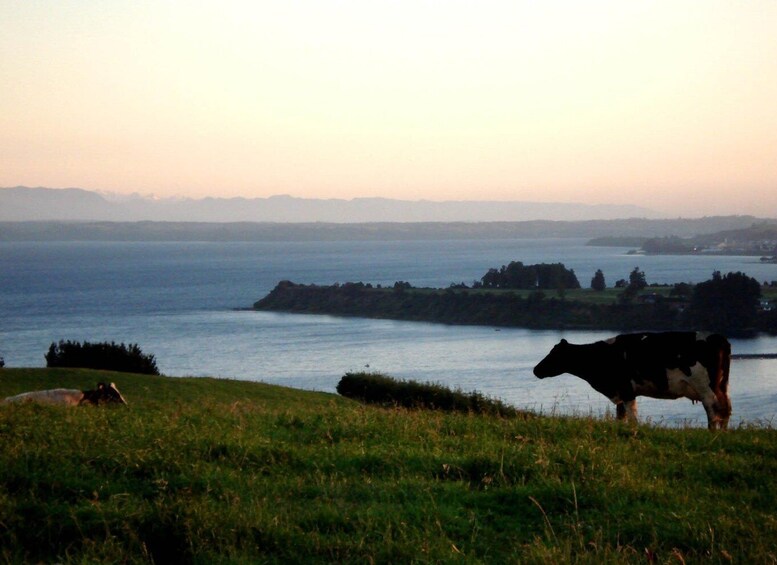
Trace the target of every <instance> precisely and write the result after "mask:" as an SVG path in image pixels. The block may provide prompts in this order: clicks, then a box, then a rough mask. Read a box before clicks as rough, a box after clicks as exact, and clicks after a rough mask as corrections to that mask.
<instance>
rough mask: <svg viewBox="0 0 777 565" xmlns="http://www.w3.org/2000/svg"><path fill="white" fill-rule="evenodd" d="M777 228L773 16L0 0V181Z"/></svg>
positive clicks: (728, 11) (657, 10) (508, 5)
mask: <svg viewBox="0 0 777 565" xmlns="http://www.w3.org/2000/svg"><path fill="white" fill-rule="evenodd" d="M16 185H26V186H47V187H80V188H86V189H90V190H104V191H113V192H119V193H134V192H137V193H141V194H155V195H158V196H172V195H180V196H190V197H204V196H221V197H230V196H247V197H266V196H271V195H275V194H290V195H293V196H299V197H310V198H347V199H350V198H354V197H363V196H384V197H392V198H400V199H409V200H420V199H427V200H530V201H543V202H583V203H589V204H602V203H608V204H637V205H641V206H648V207H650V208H653V209H656V210H659V211H661V212H664V213H668V214H672V215H690V216H699V215H705V214H713V213H717V214H738V213H750V214H756V215H759V216H772V217H777V1H774V0H766V1H757V0H753V1H742V2H734V1H725V2H724V1H716V0H705V1H697V2H689V1H685V0H675V1H663V2H662V1H657V2H656V1H652V2H639V1H636V2H632V1H622V0H619V1H612V2H595V1H594V2H558V1H556V2H554V1H536V2H529V1H521V0H513V1H500V2H496V1H488V0H481V1H477V2H475V1H467V2H463V1H456V0H440V1H429V0H393V1H389V0H386V1H370V0H354V1H338V2H335V1H327V0H319V1H309V2H308V1H301V0H297V1H295V0H282V1H277V2H276V1H261V0H260V1H250V2H249V1H246V2H230V1H218V2H216V1H200V2H197V1H191V2H162V1H132V2H129V1H114V0H81V1H72V2H44V1H40V0H22V1H17V0H3V1H2V2H1V3H0V186H5V187H8V186H16Z"/></svg>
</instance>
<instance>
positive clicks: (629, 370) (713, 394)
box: [534, 332, 731, 430]
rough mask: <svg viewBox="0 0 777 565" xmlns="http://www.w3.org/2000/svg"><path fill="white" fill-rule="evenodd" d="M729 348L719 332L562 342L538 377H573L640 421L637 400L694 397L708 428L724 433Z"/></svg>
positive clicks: (537, 372)
mask: <svg viewBox="0 0 777 565" xmlns="http://www.w3.org/2000/svg"><path fill="white" fill-rule="evenodd" d="M730 363H731V345H730V344H729V342H728V340H727V339H726V338H725V337H724V336H722V335H718V334H703V333H698V332H666V333H635V334H625V335H619V336H617V337H614V338H612V339H608V340H606V341H597V342H596V343H589V344H585V345H572V344H571V343H568V342H567V340H565V339H562V340H561V342H560V343H559V344H558V345H556V346H555V347H554V348H553V349H552V350H551V352H550V353H549V354H548V355H547V357H545V358H544V359H543V360H542V361H540V362H539V364H538V365H537V366H536V367H534V374H535V375H536V376H537V377H539V378H541V379H544V378H546V377H555V376H557V375H560V374H562V373H571V374H572V375H575V376H578V377H580V378H581V379H583V380H585V381H586V382H588V384H590V385H591V386H592V387H593V388H594V390H596V391H598V392H601V393H602V394H603V395H605V396H606V397H607V398H609V399H610V400H612V401H613V402H614V403H615V406H616V414H617V417H618V419H619V420H621V419H623V418H626V417H627V416H628V417H630V418H632V419H634V420H636V419H637V396H649V397H652V398H681V397H685V398H690V399H691V400H693V401H700V402H701V403H702V404H703V405H704V410H706V412H707V427H708V428H709V429H711V430H712V429H715V428H717V427H719V428H721V429H726V427H727V426H728V419H729V417H730V416H731V399H730V398H729V395H728V372H729V366H730Z"/></svg>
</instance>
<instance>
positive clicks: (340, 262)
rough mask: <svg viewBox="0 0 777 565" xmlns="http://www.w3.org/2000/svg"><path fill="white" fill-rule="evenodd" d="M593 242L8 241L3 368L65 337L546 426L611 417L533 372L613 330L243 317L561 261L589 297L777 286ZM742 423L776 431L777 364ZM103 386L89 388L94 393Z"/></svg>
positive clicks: (764, 366)
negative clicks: (503, 411) (336, 286)
mask: <svg viewBox="0 0 777 565" xmlns="http://www.w3.org/2000/svg"><path fill="white" fill-rule="evenodd" d="M583 243H584V242H583V241H578V240H567V239H564V240H547V239H546V240H509V241H437V242H429V241H426V242H313V243H278V242H273V243H0V355H2V356H3V357H4V358H5V361H6V364H7V365H8V366H44V365H45V360H44V358H43V355H44V353H45V352H46V350H47V349H48V346H49V344H50V343H51V342H52V341H58V340H59V339H73V340H90V341H110V340H115V341H123V342H133V343H135V342H137V343H138V344H140V346H141V348H142V349H143V350H144V351H145V352H149V353H153V354H154V355H155V356H156V358H157V362H158V365H159V367H160V369H161V370H162V372H163V373H165V374H168V375H176V376H183V375H197V376H201V375H215V376H224V377H233V378H239V379H247V380H258V381H264V382H269V383H276V384H283V385H287V386H292V387H298V388H305V389H313V390H323V391H329V392H333V391H334V389H335V386H336V384H337V382H338V380H339V379H340V377H341V376H342V375H343V373H345V372H347V371H351V370H361V369H365V368H369V369H370V370H376V371H381V372H385V373H388V374H390V375H393V376H396V377H403V378H413V379H417V380H422V381H435V382H442V383H445V384H447V385H451V386H455V387H460V388H462V389H464V390H479V391H481V392H483V393H485V394H488V395H490V396H495V397H499V398H502V399H504V400H506V401H508V402H510V403H512V404H514V405H516V406H520V407H527V408H532V409H535V410H542V411H543V412H545V413H551V412H556V413H572V412H577V413H589V412H592V413H594V414H602V413H606V412H608V411H609V412H611V408H610V405H609V402H608V401H607V400H605V399H604V398H603V397H600V395H598V394H597V393H595V392H591V391H590V389H589V388H588V385H587V384H585V383H584V382H582V381H580V380H579V379H576V378H575V377H571V376H561V377H557V378H555V379H548V380H545V381H539V380H538V379H536V378H534V376H533V375H532V373H531V368H532V367H533V366H534V365H535V364H536V362H537V361H538V360H539V359H540V358H541V357H542V356H543V355H544V353H545V352H547V351H548V350H549V349H550V348H551V347H552V346H553V345H554V344H555V343H556V342H557V341H558V340H559V339H560V338H561V337H565V338H567V339H568V340H570V341H573V342H578V343H582V342H588V341H594V340H596V339H601V338H602V337H607V336H609V335H610V332H604V333H602V332H558V331H529V330H523V329H501V330H496V329H494V328H487V327H460V326H443V325H435V324H424V323H408V322H394V321H385V320H363V319H341V318H334V317H329V316H303V315H286V314H275V313H259V312H250V311H239V310H236V309H238V308H243V307H247V306H250V305H251V304H252V303H253V302H254V301H255V300H257V299H258V298H260V297H262V296H264V295H265V294H266V293H267V292H269V291H270V290H271V289H272V288H273V286H274V285H275V284H276V283H277V282H278V281H279V280H282V279H290V280H293V281H295V282H301V283H319V284H330V283H334V282H346V281H359V280H361V281H364V282H372V283H375V284H378V283H379V284H384V285H385V284H393V282H394V281H396V280H405V281H408V282H410V283H411V284H413V285H414V286H447V285H448V284H450V283H451V282H461V281H464V282H467V283H471V282H472V281H473V280H474V279H479V278H480V277H481V276H482V275H483V274H484V273H485V272H486V270H487V269H488V268H490V267H499V266H501V265H502V264H505V263H507V262H509V261H511V260H519V261H523V262H524V263H537V262H562V263H564V264H565V265H566V266H567V267H571V268H573V269H575V272H576V273H577V275H578V278H579V279H580V282H581V284H582V285H584V286H587V285H588V283H589V281H590V279H591V277H592V276H593V273H594V271H595V270H596V269H602V270H603V271H604V274H605V277H606V279H607V282H608V284H613V283H614V281H615V280H617V279H620V278H628V274H629V272H630V271H631V270H632V269H633V268H634V267H635V266H639V267H640V269H642V270H643V271H645V273H646V275H647V279H648V281H649V282H662V283H663V282H665V283H671V282H678V281H686V282H699V281H702V280H707V279H709V278H710V276H711V274H712V272H713V271H714V270H720V271H722V272H724V273H725V272H729V271H743V272H746V273H747V274H748V275H750V276H754V277H756V278H757V279H758V280H769V281H771V280H777V266H775V265H764V264H761V263H760V262H758V261H757V259H752V258H748V257H635V256H629V255H626V253H625V251H626V250H624V249H617V248H591V247H586V246H585V245H583ZM732 343H733V345H734V350H735V352H737V353H774V352H777V338H774V337H761V338H758V339H754V340H733V342H732ZM731 381H732V398H733V402H734V411H735V415H734V418H733V420H734V421H735V422H741V421H743V420H744V421H747V422H753V421H766V422H773V421H775V417H776V416H777V382H775V381H777V361H774V360H738V361H735V362H734V364H733V367H732V374H731ZM85 384H88V383H85ZM640 402H641V405H640V412H641V415H642V416H643V417H649V418H651V419H653V421H658V422H665V423H669V424H677V423H683V422H686V421H688V422H689V423H692V424H700V423H702V422H703V421H704V417H703V409H702V408H701V407H700V405H696V406H692V405H691V403H690V402H689V401H687V400H677V401H653V400H650V399H644V400H641V401H640Z"/></svg>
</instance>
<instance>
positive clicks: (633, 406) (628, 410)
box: [613, 398, 637, 422]
mask: <svg viewBox="0 0 777 565" xmlns="http://www.w3.org/2000/svg"><path fill="white" fill-rule="evenodd" d="M613 402H615V417H616V418H617V419H618V420H626V419H629V420H633V421H635V422H636V421H637V399H636V398H632V399H631V400H623V401H621V400H617V401H615V400H614V401H613Z"/></svg>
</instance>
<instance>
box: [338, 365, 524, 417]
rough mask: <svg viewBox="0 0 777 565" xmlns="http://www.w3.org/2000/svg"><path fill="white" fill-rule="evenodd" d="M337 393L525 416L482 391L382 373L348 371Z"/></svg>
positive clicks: (412, 404) (369, 401)
mask: <svg viewBox="0 0 777 565" xmlns="http://www.w3.org/2000/svg"><path fill="white" fill-rule="evenodd" d="M337 392H338V393H339V394H340V395H342V396H345V397H347V398H353V399H355V400H359V401H361V402H365V403H367V404H380V405H382V406H402V407H404V408H420V409H429V410H443V411H447V412H471V413H474V414H491V415H498V416H509V417H515V416H526V413H524V412H520V411H519V410H516V409H515V408H514V407H512V406H509V405H507V404H504V403H503V402H501V401H500V400H495V399H491V398H488V397H485V396H483V395H482V394H481V393H479V392H470V393H464V392H462V391H460V390H451V389H449V388H447V387H444V386H442V385H440V384H432V383H419V382H417V381H405V380H397V379H394V378H392V377H389V376H386V375H381V374H379V373H346V374H345V375H344V376H343V378H341V379H340V382H339V383H338V384H337Z"/></svg>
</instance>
